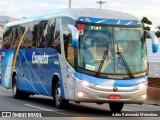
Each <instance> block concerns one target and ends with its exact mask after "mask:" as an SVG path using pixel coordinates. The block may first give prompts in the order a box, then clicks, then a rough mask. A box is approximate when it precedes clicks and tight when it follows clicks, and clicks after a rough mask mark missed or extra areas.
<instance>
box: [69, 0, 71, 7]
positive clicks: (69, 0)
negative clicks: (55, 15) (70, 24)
mask: <svg viewBox="0 0 160 120" xmlns="http://www.w3.org/2000/svg"><path fill="white" fill-rule="evenodd" d="M69 8H71V0H69Z"/></svg>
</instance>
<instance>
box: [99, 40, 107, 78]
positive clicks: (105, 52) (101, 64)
mask: <svg viewBox="0 0 160 120" xmlns="http://www.w3.org/2000/svg"><path fill="white" fill-rule="evenodd" d="M106 56H108V42H107V50H105V51H104V54H103V57H102V60H101V63H100V65H99V68H98V73H97V76H99V73H100V71H101V69H102V67H103V64H104V61H105V59H106Z"/></svg>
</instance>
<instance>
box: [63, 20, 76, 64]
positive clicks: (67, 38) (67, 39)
mask: <svg viewBox="0 0 160 120" xmlns="http://www.w3.org/2000/svg"><path fill="white" fill-rule="evenodd" d="M69 24H72V25H74V24H75V23H74V20H72V19H71V18H67V17H63V18H62V26H63V27H62V28H63V40H64V51H65V57H66V59H67V61H68V62H69V63H70V64H71V65H72V66H74V58H75V52H74V48H73V47H72V33H71V30H70V29H69V27H68V25H69Z"/></svg>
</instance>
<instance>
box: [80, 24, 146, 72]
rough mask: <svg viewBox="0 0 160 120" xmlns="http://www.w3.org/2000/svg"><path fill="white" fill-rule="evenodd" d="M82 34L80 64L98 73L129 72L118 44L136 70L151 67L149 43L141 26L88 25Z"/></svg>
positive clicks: (132, 70) (81, 66)
mask: <svg viewBox="0 0 160 120" xmlns="http://www.w3.org/2000/svg"><path fill="white" fill-rule="evenodd" d="M79 38H80V39H79V43H80V44H79V49H78V66H79V68H83V69H86V70H89V71H93V72H98V73H107V74H129V73H128V71H127V70H126V68H125V66H124V63H122V62H120V61H119V59H118V58H119V56H118V54H117V48H116V45H117V44H118V45H119V52H121V53H122V54H123V56H124V59H125V60H126V63H127V65H128V67H129V68H130V70H131V72H132V73H133V74H134V73H139V72H144V71H146V70H147V61H146V44H145V42H144V39H143V32H142V29H141V28H119V27H105V26H93V25H84V29H83V30H81V32H80V37H79ZM106 51H107V53H106ZM104 55H105V57H104Z"/></svg>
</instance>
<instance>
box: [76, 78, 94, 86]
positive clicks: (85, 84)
mask: <svg viewBox="0 0 160 120" xmlns="http://www.w3.org/2000/svg"><path fill="white" fill-rule="evenodd" d="M78 82H79V83H80V84H81V85H83V86H85V87H89V86H93V85H94V84H92V83H90V82H88V81H86V80H78Z"/></svg>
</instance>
